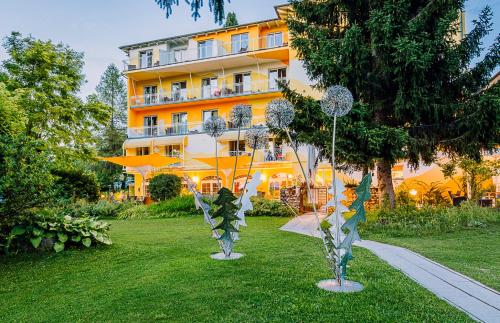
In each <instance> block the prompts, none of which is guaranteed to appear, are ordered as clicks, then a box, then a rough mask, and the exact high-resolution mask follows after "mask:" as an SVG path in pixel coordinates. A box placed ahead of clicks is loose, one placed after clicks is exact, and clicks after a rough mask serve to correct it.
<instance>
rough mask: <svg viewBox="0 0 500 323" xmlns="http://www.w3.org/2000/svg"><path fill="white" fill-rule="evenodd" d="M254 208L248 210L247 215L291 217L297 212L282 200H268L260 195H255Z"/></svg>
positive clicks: (253, 199)
mask: <svg viewBox="0 0 500 323" xmlns="http://www.w3.org/2000/svg"><path fill="white" fill-rule="evenodd" d="M252 203H253V210H251V211H247V212H246V213H245V216H272V217H291V216H295V213H294V211H293V210H292V209H290V207H288V206H287V205H285V204H284V203H283V202H281V201H275V200H266V199H264V198H260V197H253V198H252Z"/></svg>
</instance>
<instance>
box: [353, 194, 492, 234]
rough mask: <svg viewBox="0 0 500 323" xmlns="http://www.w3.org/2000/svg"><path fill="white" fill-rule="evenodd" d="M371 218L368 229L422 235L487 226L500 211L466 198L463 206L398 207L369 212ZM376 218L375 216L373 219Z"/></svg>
mask: <svg viewBox="0 0 500 323" xmlns="http://www.w3.org/2000/svg"><path fill="white" fill-rule="evenodd" d="M368 218H369V220H368V222H367V223H366V224H361V230H362V231H364V232H367V233H381V234H387V235H391V236H422V235H432V234H439V233H444V232H454V231H457V230H460V229H466V228H472V227H485V226H487V225H488V223H497V222H500V212H498V211H496V210H494V209H490V208H483V207H479V206H477V205H475V204H474V203H470V202H464V203H463V204H462V205H461V206H460V207H429V206H427V207H423V208H421V209H417V208H416V207H413V206H405V207H398V208H395V209H392V210H390V209H381V210H377V211H373V212H369V213H368ZM370 219H372V220H370Z"/></svg>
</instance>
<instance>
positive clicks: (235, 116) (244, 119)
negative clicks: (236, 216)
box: [230, 104, 252, 191]
mask: <svg viewBox="0 0 500 323" xmlns="http://www.w3.org/2000/svg"><path fill="white" fill-rule="evenodd" d="M230 119H231V122H232V124H233V127H236V128H238V137H237V138H238V139H237V141H236V142H237V144H236V157H235V159H234V169H233V179H232V182H231V191H232V190H234V180H235V177H236V168H237V166H238V157H239V155H240V133H241V128H242V127H244V126H245V125H247V124H249V123H250V121H251V120H252V107H251V106H250V105H247V104H237V105H235V106H234V107H233V109H232V110H231V116H230Z"/></svg>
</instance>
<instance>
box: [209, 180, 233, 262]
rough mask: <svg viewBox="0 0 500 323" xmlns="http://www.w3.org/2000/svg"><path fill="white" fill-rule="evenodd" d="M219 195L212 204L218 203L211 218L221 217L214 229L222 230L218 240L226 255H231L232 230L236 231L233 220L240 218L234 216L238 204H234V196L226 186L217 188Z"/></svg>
mask: <svg viewBox="0 0 500 323" xmlns="http://www.w3.org/2000/svg"><path fill="white" fill-rule="evenodd" d="M218 194H219V196H218V197H217V199H216V200H215V202H214V204H215V205H218V206H219V208H218V209H217V211H215V213H214V215H213V216H212V219H216V218H219V217H220V218H222V221H221V222H220V223H219V224H218V225H217V226H216V227H215V228H214V230H222V231H223V233H222V234H221V236H220V238H219V240H221V241H222V243H223V251H224V254H225V255H226V257H229V256H230V255H231V252H232V249H233V245H234V240H233V235H232V233H233V232H238V230H237V229H236V227H235V226H234V224H233V222H234V221H238V220H240V219H239V218H238V217H237V216H236V212H238V206H237V205H235V204H234V201H236V199H237V198H236V196H234V194H233V193H232V192H231V191H230V190H229V189H227V188H225V187H223V188H221V189H220V190H219V193H218Z"/></svg>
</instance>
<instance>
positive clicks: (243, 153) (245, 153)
mask: <svg viewBox="0 0 500 323" xmlns="http://www.w3.org/2000/svg"><path fill="white" fill-rule="evenodd" d="M251 155H252V153H251V152H248V151H236V150H230V151H229V157H235V156H251Z"/></svg>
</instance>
